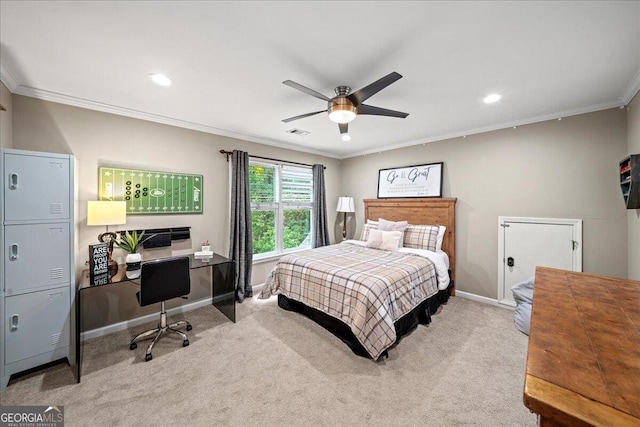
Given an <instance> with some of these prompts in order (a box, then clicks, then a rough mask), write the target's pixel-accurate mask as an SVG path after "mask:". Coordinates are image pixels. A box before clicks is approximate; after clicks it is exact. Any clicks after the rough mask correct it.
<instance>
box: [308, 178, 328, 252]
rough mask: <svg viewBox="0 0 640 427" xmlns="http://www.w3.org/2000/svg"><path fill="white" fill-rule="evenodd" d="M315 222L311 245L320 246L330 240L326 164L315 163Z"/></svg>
mask: <svg viewBox="0 0 640 427" xmlns="http://www.w3.org/2000/svg"><path fill="white" fill-rule="evenodd" d="M313 224H314V226H315V228H314V229H313V230H311V247H313V248H319V247H320V246H326V245H328V244H329V243H330V242H329V224H328V223H327V197H326V195H325V187H324V166H323V165H313Z"/></svg>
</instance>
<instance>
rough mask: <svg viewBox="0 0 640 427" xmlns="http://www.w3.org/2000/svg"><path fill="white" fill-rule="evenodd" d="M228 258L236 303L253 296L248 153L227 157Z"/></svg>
mask: <svg viewBox="0 0 640 427" xmlns="http://www.w3.org/2000/svg"><path fill="white" fill-rule="evenodd" d="M229 258H231V259H232V260H233V261H235V266H236V279H235V289H236V300H237V301H239V302H242V301H244V299H245V297H251V296H253V291H252V290H251V267H252V262H253V240H252V236H251V201H250V199H249V153H245V152H244V151H238V150H233V154H232V155H231V238H230V240H229Z"/></svg>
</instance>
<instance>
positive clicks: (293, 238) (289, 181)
mask: <svg viewBox="0 0 640 427" xmlns="http://www.w3.org/2000/svg"><path fill="white" fill-rule="evenodd" d="M249 191H250V198H251V227H252V231H253V255H254V259H260V258H266V257H268V256H272V255H278V254H282V253H286V252H290V251H293V250H297V249H308V248H311V218H312V215H311V209H312V208H313V172H312V170H311V168H306V167H301V166H290V165H285V164H278V163H271V162H267V161H250V162H249Z"/></svg>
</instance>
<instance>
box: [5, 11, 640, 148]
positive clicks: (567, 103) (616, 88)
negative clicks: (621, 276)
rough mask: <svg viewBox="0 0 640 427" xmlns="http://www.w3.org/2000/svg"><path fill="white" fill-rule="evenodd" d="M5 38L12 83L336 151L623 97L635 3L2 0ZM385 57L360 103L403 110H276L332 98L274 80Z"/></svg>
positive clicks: (635, 54) (471, 129) (638, 18)
mask: <svg viewBox="0 0 640 427" xmlns="http://www.w3.org/2000/svg"><path fill="white" fill-rule="evenodd" d="M0 42H1V50H0V77H2V81H3V82H4V83H5V84H6V85H7V86H8V87H9V89H10V90H11V91H12V92H14V93H17V94H22V95H27V96H33V97H37V98H42V99H48V100H52V101H56V102H62V103H66V104H71V105H78V106H83V107H87V108H92V109H97V110H101V111H108V112H113V113H116V114H123V115H128V116H132V117H139V118H144V119H148V120H153V121H158V122H164V123H169V124H173V125H177V126H182V127H186V128H191V129H197V130H202V131H205V132H210V133H214V134H220V135H226V136H232V137H237V138H241V139H246V140H250V141H256V142H261V143H266V144H272V145H277V146H282V147H289V148H292V149H296V150H301V151H307V152H312V153H320V154H324V155H328V156H331V157H337V158H345V157H350V156H354V155H359V154H366V153H371V152H377V151H383V150H387V149H390V148H395V147H401V146H407V145H413V144H418V143H424V142H429V141H435V140H440V139H444V138H448V137H455V136H462V135H468V134H471V133H477V132H482V131H487V130H492V129H499V128H504V127H508V126H514V125H518V124H524V123H531V122H536V121H541V120H547V119H553V118H556V117H561V116H568V115H573V114H579V113H583V112H588V111H596V110H601V109H604V108H611V107H616V106H623V105H625V104H626V103H627V102H629V100H630V99H631V98H632V96H633V95H634V94H635V93H636V92H637V91H638V88H639V87H640V2H639V1H628V2H614V1H603V2H597V1H586V2H577V1H576V2H574V1H568V2H564V1H562V2H561V1H556V2H537V1H534V2H516V1H512V2H482V1H471V2H435V1H433V2H399V1H393V2H368V1H359V2H338V1H328V2H274V1H270V2H204V1H196V2H185V1H160V2H152V1H139V2H134V1H119V2H97V1H86V2H60V1H55V2H48V1H47V2H37V1H6V0H1V1H0ZM392 71H396V72H398V73H400V74H402V75H403V76H404V77H403V78H402V79H400V80H398V81H397V82H395V83H393V84H392V85H390V86H389V87H387V88H386V89H384V90H382V91H381V92H379V93H378V94H376V95H374V96H373V97H371V98H369V99H368V100H367V104H369V105H374V106H378V107H383V108H388V109H393V110H400V111H404V112H407V113H409V117H407V118H406V119H398V118H387V117H379V116H359V117H356V119H355V120H354V121H353V122H351V123H350V126H349V131H350V134H351V136H352V140H351V141H350V142H346V143H345V142H343V141H341V140H340V135H339V131H338V126H337V125H336V124H335V123H333V122H331V121H329V119H328V117H327V115H326V114H318V115H315V116H312V117H308V118H305V119H301V120H298V121H294V122H290V123H283V122H282V121H281V120H282V119H285V118H288V117H291V116H296V115H299V114H303V113H307V112H312V111H318V110H322V109H325V108H326V103H325V102H323V101H321V100H319V99H317V98H314V97H311V96H309V95H307V94H304V93H302V92H300V91H297V90H295V89H292V88H290V87H288V86H285V85H283V84H282V82H283V81H284V80H287V79H291V80H293V81H295V82H297V83H300V84H302V85H304V86H307V87H309V88H311V89H314V90H316V91H318V92H321V93H323V94H325V95H327V96H329V97H332V96H333V89H334V87H335V86H338V85H348V86H351V88H352V89H353V90H357V89H359V88H361V87H363V86H366V85H368V84H369V83H371V82H373V81H375V80H377V79H379V78H380V77H382V76H384V75H386V74H388V73H390V72H392ZM158 72H160V73H165V74H167V75H168V76H169V77H170V78H171V79H172V80H173V81H174V84H173V86H171V87H170V88H164V87H160V86H156V85H155V84H153V83H151V82H150V80H149V79H148V78H147V77H148V75H149V74H150V73H158ZM492 92H497V93H500V94H501V95H502V96H503V98H502V100H501V101H500V102H498V103H495V104H490V105H487V104H484V103H483V102H482V99H483V98H484V96H486V95H487V94H489V93H492ZM291 128H298V129H302V130H305V131H308V132H310V134H309V135H307V136H298V135H290V134H287V133H286V131H287V130H288V129H291Z"/></svg>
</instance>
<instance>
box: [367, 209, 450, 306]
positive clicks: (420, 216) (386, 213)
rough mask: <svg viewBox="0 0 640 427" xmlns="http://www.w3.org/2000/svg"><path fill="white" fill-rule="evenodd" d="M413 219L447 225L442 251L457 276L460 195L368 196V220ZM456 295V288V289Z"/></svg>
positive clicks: (411, 221)
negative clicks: (376, 197)
mask: <svg viewBox="0 0 640 427" xmlns="http://www.w3.org/2000/svg"><path fill="white" fill-rule="evenodd" d="M378 218H384V219H387V220H389V221H409V224H414V225H421V224H428V225H444V226H445V227H447V231H446V233H445V235H444V240H443V241H442V250H443V251H445V252H446V253H447V255H449V265H450V267H449V268H450V269H451V278H452V279H453V280H454V281H455V277H456V198H455V197H453V198H428V199H427V198H425V199H365V200H364V219H365V221H366V220H367V219H370V220H373V221H377V220H378ZM452 295H453V291H452Z"/></svg>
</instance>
